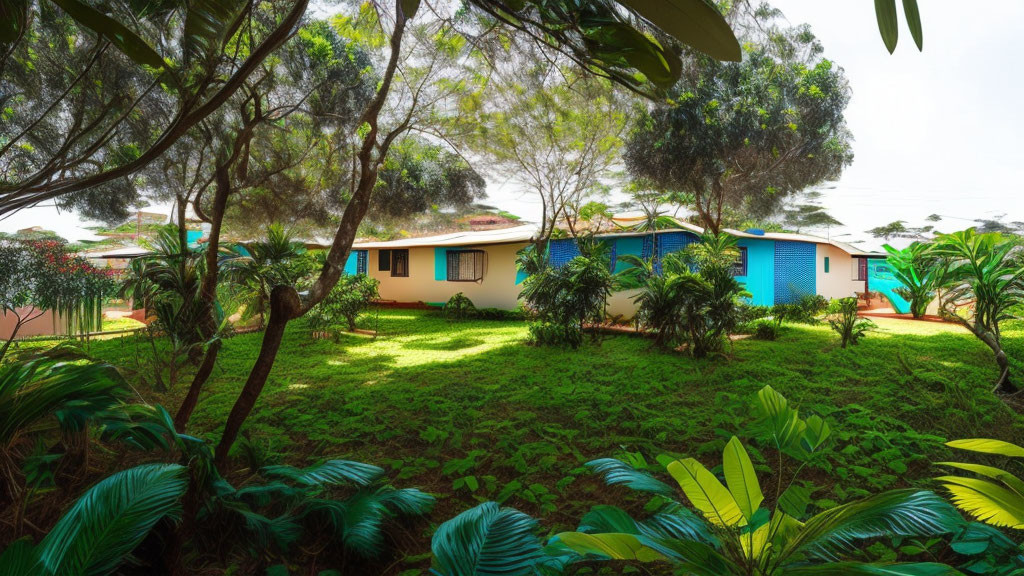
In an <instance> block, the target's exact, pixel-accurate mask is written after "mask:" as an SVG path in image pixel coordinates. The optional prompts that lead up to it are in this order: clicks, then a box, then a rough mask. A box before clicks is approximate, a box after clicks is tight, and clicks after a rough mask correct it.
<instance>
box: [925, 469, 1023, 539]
mask: <svg viewBox="0 0 1024 576" xmlns="http://www.w3.org/2000/svg"><path fill="white" fill-rule="evenodd" d="M936 480H938V481H939V482H941V483H942V485H943V487H944V488H946V490H949V492H950V494H951V495H952V499H953V503H954V504H956V507H957V508H960V509H961V510H963V511H964V512H967V513H968V514H970V515H972V516H974V517H976V518H977V519H978V520H979V521H981V522H985V523H986V524H992V525H993V526H1007V527H1010V528H1016V529H1024V498H1022V497H1021V496H1020V495H1019V494H1016V493H1014V492H1012V491H1010V490H1007V489H1006V488H1003V487H1002V486H999V485H998V484H995V483H993V482H989V481H988V480H981V479H979V478H964V477H961V476H940V477H938V478H936Z"/></svg>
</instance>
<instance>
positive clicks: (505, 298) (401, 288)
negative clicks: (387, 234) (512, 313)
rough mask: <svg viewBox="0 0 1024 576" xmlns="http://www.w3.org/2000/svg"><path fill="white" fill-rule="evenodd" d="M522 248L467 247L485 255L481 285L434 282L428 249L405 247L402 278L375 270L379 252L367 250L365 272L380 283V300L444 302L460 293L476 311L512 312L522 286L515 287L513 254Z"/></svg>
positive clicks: (430, 252) (517, 301)
mask: <svg viewBox="0 0 1024 576" xmlns="http://www.w3.org/2000/svg"><path fill="white" fill-rule="evenodd" d="M524 247H526V244H525V243H517V244H492V245H487V246H483V247H480V246H467V247H466V248H472V249H481V250H483V251H484V252H485V253H486V256H485V257H484V278H483V280H482V281H481V282H448V281H447V280H440V281H439V280H435V274H434V252H435V251H434V247H432V246H430V247H424V248H409V276H408V277H405V278H400V277H393V276H391V272H388V271H383V272H382V271H380V270H378V268H379V266H378V261H377V256H378V253H379V250H377V249H370V250H368V251H367V252H368V253H367V259H366V273H367V274H368V275H369V276H371V277H372V278H376V279H377V280H380V297H381V299H383V300H394V301H396V302H427V303H437V302H440V303H444V302H447V301H448V299H449V298H451V297H452V296H453V295H455V294H456V293H458V292H462V293H463V294H465V295H466V296H467V297H469V299H470V300H472V301H473V304H475V305H476V307H477V308H502V309H505V310H512V309H514V308H515V307H516V306H517V305H518V304H519V292H520V291H521V290H522V285H521V284H518V285H517V284H516V252H518V251H519V250H521V249H522V248H524ZM456 248H457V247H456Z"/></svg>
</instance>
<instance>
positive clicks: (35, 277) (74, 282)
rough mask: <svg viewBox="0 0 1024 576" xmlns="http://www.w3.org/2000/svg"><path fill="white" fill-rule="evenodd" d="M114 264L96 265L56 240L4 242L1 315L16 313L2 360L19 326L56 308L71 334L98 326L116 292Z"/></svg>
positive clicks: (0, 265)
mask: <svg viewBox="0 0 1024 576" xmlns="http://www.w3.org/2000/svg"><path fill="white" fill-rule="evenodd" d="M114 272H115V271H114V270H113V269H99V268H95V267H93V266H92V265H91V264H89V262H88V261H87V260H85V259H84V258H81V257H79V256H76V255H74V254H73V253H71V252H69V251H68V249H67V245H66V244H64V243H63V242H60V241H57V240H43V241H12V240H5V241H2V242H0V315H11V316H14V319H15V324H14V328H13V330H12V332H11V335H10V337H9V338H8V339H7V340H6V341H5V342H4V344H3V346H2V347H0V359H3V357H4V355H5V354H6V353H7V350H8V348H10V345H11V342H12V341H13V340H14V338H15V337H17V335H18V331H19V330H20V329H21V328H22V327H23V326H24V325H25V324H27V323H29V322H31V321H33V320H35V319H37V318H39V317H40V316H42V315H43V314H44V313H45V312H47V311H53V312H54V313H55V314H56V316H57V317H60V318H61V319H62V320H63V321H64V322H65V324H66V325H65V329H66V331H67V332H68V333H72V332H76V331H77V332H88V331H90V330H99V329H100V325H101V323H102V319H103V314H102V312H103V311H102V306H103V299H104V298H105V297H108V296H111V295H112V294H113V293H114V288H115V285H114V280H113V274H114Z"/></svg>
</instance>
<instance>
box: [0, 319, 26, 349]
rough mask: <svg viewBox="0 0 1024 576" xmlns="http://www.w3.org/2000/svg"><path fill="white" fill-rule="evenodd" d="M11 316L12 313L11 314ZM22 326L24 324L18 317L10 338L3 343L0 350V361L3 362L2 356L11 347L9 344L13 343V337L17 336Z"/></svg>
mask: <svg viewBox="0 0 1024 576" xmlns="http://www.w3.org/2000/svg"><path fill="white" fill-rule="evenodd" d="M12 314H14V313H13V312H12ZM22 324H24V322H22V320H21V317H20V316H19V317H18V321H17V322H16V323H15V324H14V330H11V337H10V338H8V339H7V341H6V342H4V346H3V348H0V360H3V359H4V356H6V355H7V349H8V348H10V347H11V342H14V337H15V336H17V335H18V330H21V326H22Z"/></svg>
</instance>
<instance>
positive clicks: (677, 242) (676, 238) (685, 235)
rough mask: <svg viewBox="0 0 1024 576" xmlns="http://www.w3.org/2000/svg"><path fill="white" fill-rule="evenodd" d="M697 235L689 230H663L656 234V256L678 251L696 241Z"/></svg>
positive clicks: (662, 256) (661, 256) (660, 256)
mask: <svg viewBox="0 0 1024 576" xmlns="http://www.w3.org/2000/svg"><path fill="white" fill-rule="evenodd" d="M697 240H698V238H697V236H695V235H693V234H690V233H689V232H665V233H663V234H658V257H659V258H664V257H665V256H666V255H668V254H672V253H673V252H680V251H682V250H684V249H686V247H687V246H689V245H690V244H693V243H694V242H697Z"/></svg>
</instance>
